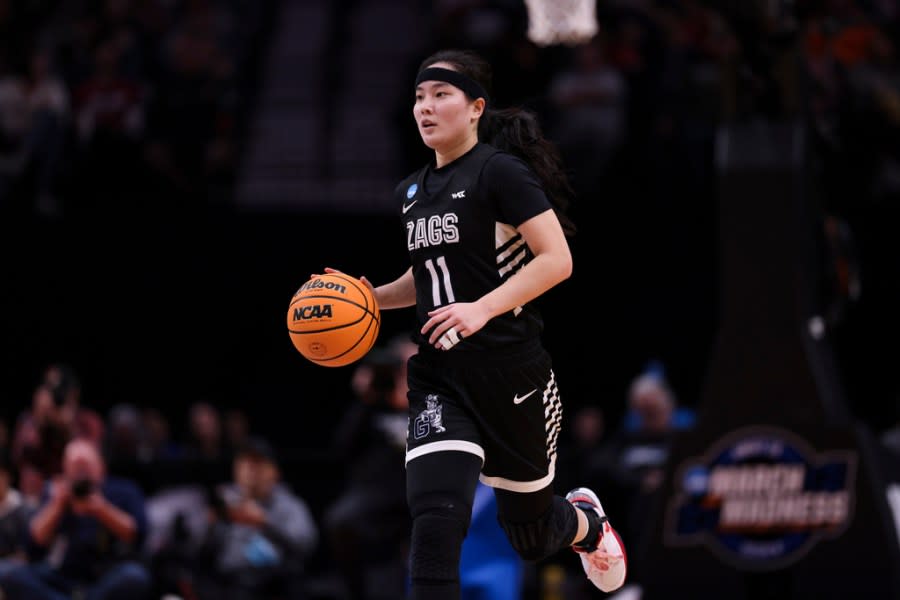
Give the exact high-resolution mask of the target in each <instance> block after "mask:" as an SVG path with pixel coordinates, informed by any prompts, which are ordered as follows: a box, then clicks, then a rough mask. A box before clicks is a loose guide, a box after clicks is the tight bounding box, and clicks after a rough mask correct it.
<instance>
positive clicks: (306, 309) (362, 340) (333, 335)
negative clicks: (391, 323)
mask: <svg viewBox="0 0 900 600" xmlns="http://www.w3.org/2000/svg"><path fill="white" fill-rule="evenodd" d="M380 326H381V314H380V312H379V310H378V304H377V303H376V302H375V297H374V296H373V295H372V292H371V291H370V290H369V288H368V287H367V286H366V284H364V283H363V282H361V281H360V280H358V279H355V278H353V277H350V276H349V275H344V274H343V273H328V274H326V275H320V276H318V277H314V278H313V279H310V280H309V281H307V282H306V283H304V284H303V285H302V286H300V289H299V290H297V293H296V294H294V297H293V298H291V303H290V306H288V313H287V327H288V333H289V334H290V336H291V341H292V342H293V343H294V347H295V348H297V350H298V351H299V352H300V354H302V355H303V356H305V357H306V358H308V359H309V360H311V361H312V362H314V363H316V364H317V365H323V366H326V367H341V366H344V365H349V364H350V363H353V362H355V361H357V360H359V359H360V358H362V357H363V356H365V355H366V353H367V352H368V351H369V350H370V349H371V348H372V346H373V345H374V344H375V339H376V338H377V337H378V330H379V328H380Z"/></svg>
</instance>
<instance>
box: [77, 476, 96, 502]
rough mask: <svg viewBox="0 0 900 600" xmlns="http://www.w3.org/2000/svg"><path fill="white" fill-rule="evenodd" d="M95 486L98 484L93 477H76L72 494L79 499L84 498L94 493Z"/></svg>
mask: <svg viewBox="0 0 900 600" xmlns="http://www.w3.org/2000/svg"><path fill="white" fill-rule="evenodd" d="M95 487H96V485H95V484H94V481H93V480H91V479H86V478H82V479H76V480H75V481H73V482H72V495H73V496H75V497H76V498H78V499H79V500H84V499H85V498H87V497H88V496H90V495H91V494H92V493H93V491H94V489H95Z"/></svg>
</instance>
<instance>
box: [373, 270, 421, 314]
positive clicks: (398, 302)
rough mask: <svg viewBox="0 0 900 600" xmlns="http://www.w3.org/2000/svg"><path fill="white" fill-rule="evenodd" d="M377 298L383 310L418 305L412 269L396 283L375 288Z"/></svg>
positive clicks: (396, 280)
mask: <svg viewBox="0 0 900 600" xmlns="http://www.w3.org/2000/svg"><path fill="white" fill-rule="evenodd" d="M375 298H376V299H377V300H378V306H379V307H380V308H381V309H382V310H389V309H392V308H406V307H407V306H413V305H414V304H415V303H416V282H415V280H414V279H413V274H412V267H410V268H409V269H407V271H406V272H405V273H404V274H403V275H401V276H400V277H398V278H397V279H395V280H394V281H392V282H390V283H386V284H384V285H380V286H378V287H377V288H375Z"/></svg>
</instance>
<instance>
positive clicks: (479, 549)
mask: <svg viewBox="0 0 900 600" xmlns="http://www.w3.org/2000/svg"><path fill="white" fill-rule="evenodd" d="M552 3H553V0H543V2H532V1H531V0H529V2H528V3H527V4H526V3H523V2H522V1H521V0H435V1H433V2H426V1H422V0H272V1H259V2H254V1H240V0H169V1H163V0H29V1H18V0H0V452H2V456H3V458H2V461H0V507H3V508H2V509H0V521H2V525H0V554H2V556H0V585H2V582H3V581H7V579H4V578H5V577H8V576H9V575H8V574H9V573H10V572H11V571H13V570H15V569H23V568H26V567H25V566H24V565H27V564H31V565H38V564H41V561H42V560H43V559H42V558H41V557H40V556H39V553H35V548H34V544H33V540H29V537H30V536H29V534H28V531H29V530H28V523H29V519H30V515H31V514H33V511H35V510H37V509H38V506H39V505H40V503H41V496H42V489H43V486H44V485H45V484H46V483H47V482H48V481H49V480H50V479H51V478H52V477H53V474H54V472H55V471H54V470H53V467H52V466H49V467H48V466H47V464H48V463H47V462H46V461H45V460H44V459H46V458H47V457H48V456H51V455H52V454H53V452H60V453H61V451H62V449H61V447H54V446H53V443H54V442H53V439H51V438H52V431H51V430H52V429H53V427H54V426H55V427H57V428H62V430H63V431H64V432H65V435H66V436H69V435H75V436H76V437H77V436H79V435H81V434H82V433H83V432H82V431H81V429H79V427H80V425H79V424H81V423H83V422H85V420H84V419H81V418H80V417H79V415H90V416H91V417H92V418H94V419H95V420H96V421H102V425H103V427H102V430H100V431H96V430H95V432H94V433H95V436H94V440H95V441H97V442H98V443H99V444H100V447H101V448H102V450H103V456H104V460H105V462H106V464H107V466H108V471H109V474H110V475H111V476H115V477H121V478H125V479H130V480H132V481H133V482H134V483H135V484H136V485H137V486H138V487H139V489H140V490H141V492H142V495H143V505H144V507H143V508H142V509H141V510H143V511H144V513H145V515H146V517H147V519H146V527H145V528H144V530H143V532H142V534H143V537H142V539H141V544H140V547H137V548H133V549H132V552H131V553H130V555H129V556H127V557H125V556H124V555H122V556H120V555H118V554H117V555H115V556H113V555H112V554H110V556H108V557H106V558H107V559H109V561H110V562H109V565H110V566H109V569H114V568H115V565H116V561H122V560H126V559H127V560H129V561H132V563H130V564H137V565H140V566H141V567H143V568H144V571H143V572H144V573H146V574H147V576H148V577H149V578H150V585H149V589H151V590H152V592H151V594H150V596H148V597H152V598H163V597H169V598H173V597H177V598H182V599H183V600H205V599H206V598H232V597H233V598H260V599H269V598H271V599H272V600H278V599H283V600H289V599H294V598H305V599H307V600H319V599H321V600H325V599H330V600H332V599H333V600H343V599H357V598H364V599H379V600H382V599H394V600H398V599H400V598H403V597H404V589H405V587H406V585H407V583H406V581H407V571H406V565H407V563H406V561H407V558H408V556H407V550H408V548H407V539H408V527H409V523H408V521H407V517H406V512H405V510H406V509H405V504H404V501H405V500H404V493H405V492H404V488H403V486H404V482H403V454H404V448H403V439H402V434H403V431H405V425H406V412H405V408H404V407H403V406H402V404H403V398H405V396H404V391H405V380H404V375H403V374H404V370H405V366H404V362H403V358H402V353H401V351H399V350H398V347H400V344H398V343H397V340H398V339H400V340H402V339H403V338H404V337H407V336H408V334H409V332H410V328H411V327H412V326H413V322H414V315H413V312H412V310H411V309H403V310H398V311H386V312H384V313H382V317H383V321H382V326H381V333H380V335H379V338H378V341H377V343H376V348H375V349H374V350H373V351H372V352H370V353H369V354H368V355H367V356H366V357H364V358H363V359H362V360H361V361H360V362H358V363H356V364H353V365H350V366H345V367H340V368H333V369H329V368H324V367H320V366H317V365H314V364H313V363H311V362H309V361H307V360H306V359H304V358H303V357H302V356H301V355H300V354H299V353H298V352H297V350H296V349H295V348H294V347H293V345H292V343H291V340H290V338H289V336H288V333H287V330H286V326H285V315H286V312H287V307H288V304H289V302H290V300H291V297H292V295H293V294H294V292H295V291H296V290H297V289H298V288H299V287H300V286H301V285H302V284H303V283H304V282H305V281H306V280H307V279H308V278H309V277H310V275H311V274H313V273H321V272H323V269H324V268H325V267H333V268H337V269H340V270H343V271H346V272H347V273H348V274H351V275H354V276H359V275H365V276H366V277H368V278H369V279H370V280H371V281H372V282H374V283H375V284H376V285H377V284H380V283H385V282H388V281H390V280H393V279H394V278H396V277H397V276H399V275H400V274H401V273H403V271H405V270H406V269H407V268H408V266H409V259H408V256H407V251H406V247H405V234H404V231H403V230H402V229H401V227H400V223H399V221H398V217H397V210H396V208H397V207H396V206H393V200H394V197H393V190H394V186H396V184H397V183H398V182H399V181H400V180H402V179H403V178H404V177H405V176H406V175H407V174H409V173H411V172H412V171H414V170H416V169H418V168H419V167H420V166H421V165H422V164H424V163H425V162H426V161H428V160H429V159H430V155H429V153H428V151H427V148H425V147H424V146H423V144H422V142H421V140H420V138H419V137H418V133H417V130H416V126H415V122H414V121H413V118H412V112H411V110H412V103H413V90H412V86H413V83H412V82H413V80H414V76H415V72H416V69H417V67H418V64H419V62H420V61H421V60H423V59H424V58H425V57H426V56H428V55H429V54H430V53H431V52H433V51H435V50H437V49H439V48H445V47H458V48H470V49H474V50H477V51H478V52H480V53H481V54H482V55H483V56H485V57H486V58H488V59H489V60H490V62H491V63H492V66H493V68H494V94H493V97H492V99H493V100H494V101H495V103H496V105H499V106H513V105H518V106H524V107H527V108H529V109H531V110H532V111H534V112H536V113H537V114H538V116H539V117H540V120H541V123H542V124H543V126H544V130H545V133H546V134H547V136H548V137H549V138H550V139H552V140H553V141H554V142H556V143H557V145H558V146H559V148H560V150H561V152H562V155H563V157H564V159H565V162H566V165H567V167H568V169H569V173H570V176H571V183H572V185H573V187H574V189H575V191H576V194H577V196H576V199H575V201H574V204H573V206H572V208H571V216H572V217H573V219H574V221H575V223H576V226H577V228H578V232H577V234H576V236H575V237H573V238H572V239H571V248H572V252H573V256H574V260H575V262H574V264H575V268H574V274H573V276H572V277H571V278H570V279H569V280H567V281H565V282H564V283H562V284H561V285H559V286H558V287H556V288H554V289H552V290H551V291H550V292H548V293H547V294H546V295H544V296H543V297H541V298H539V299H538V301H537V304H538V306H539V307H540V308H541V310H542V314H543V316H544V321H545V331H544V335H543V340H544V342H545V345H546V346H547V348H548V349H549V351H550V353H551V355H552V357H553V361H554V370H555V372H556V375H557V378H558V380H559V382H560V383H559V385H560V393H561V396H562V399H563V403H564V406H565V419H564V427H563V433H562V435H561V440H560V452H559V462H558V464H557V483H556V485H557V488H558V491H562V492H565V490H566V489H568V488H569V487H572V486H573V485H589V486H591V487H592V488H593V489H595V490H596V491H597V492H598V494H599V496H600V497H601V499H602V500H603V502H604V506H605V507H606V510H607V512H608V513H609V515H610V517H611V520H612V522H613V523H614V524H615V525H616V527H617V529H619V530H620V532H621V533H622V535H623V538H624V540H625V543H626V547H627V548H628V550H629V573H630V576H629V579H628V581H627V582H626V586H625V587H624V588H623V589H622V590H620V591H618V592H616V593H612V594H603V593H601V592H599V591H598V590H595V589H593V587H591V586H589V584H587V582H586V580H585V578H584V575H583V573H582V572H581V568H580V565H579V563H578V559H577V557H576V556H575V555H574V554H573V553H568V552H566V553H560V554H558V555H556V556H554V557H552V558H550V559H547V560H545V561H543V562H541V563H538V564H524V563H521V562H519V561H518V559H516V558H515V557H514V555H513V554H512V553H511V550H510V549H509V547H508V544H507V543H506V541H505V539H504V538H503V536H502V533H499V534H498V532H499V529H497V524H496V520H495V518H494V513H493V512H492V511H494V506H493V504H492V500H491V498H490V494H484V495H483V496H482V495H480V496H478V500H477V502H476V504H477V507H476V508H477V509H479V510H483V511H484V513H483V514H481V513H476V515H475V517H474V518H473V524H472V529H471V532H470V537H471V538H472V539H471V541H467V544H471V545H467V547H466V548H465V549H464V559H463V566H462V573H461V575H462V580H463V589H464V592H463V597H464V600H465V599H472V600H474V599H476V598H477V599H491V600H506V599H508V600H513V599H528V600H559V599H563V598H565V599H574V600H580V599H584V598H601V597H617V598H619V600H632V599H638V598H645V599H651V598H653V599H655V598H676V599H679V598H686V599H699V598H735V599H747V600H759V599H769V598H772V599H775V598H796V599H802V598H816V599H820V598H848V597H860V598H873V599H874V598H879V599H881V598H885V599H889V598H900V576H898V572H900V570H898V569H897V565H898V564H900V562H898V561H900V549H898V522H900V521H898V518H900V425H898V424H900V410H898V409H900V385H898V381H900V378H898V376H897V373H898V365H900V345H898V336H900V310H898V307H900V283H898V282H900V231H898V223H900V160H898V157H900V63H898V51H900V48H898V46H897V43H898V42H897V40H898V39H900V2H898V1H897V0H877V1H876V0H766V1H763V0H730V1H725V0H723V1H712V0H709V1H704V0H641V1H638V0H598V1H597V3H596V6H594V5H593V4H592V3H590V2H589V0H588V3H587V4H586V3H585V2H584V1H582V2H572V1H571V0H567V1H566V2H561V3H559V6H561V7H568V8H567V9H566V10H569V11H570V12H569V13H567V14H568V17H565V16H564V17H562V20H561V21H560V22H559V23H557V26H560V27H563V26H575V27H577V26H579V25H582V26H583V25H584V22H582V23H580V24H579V23H578V22H577V21H576V22H574V23H573V22H572V15H573V14H574V12H571V11H574V10H575V7H576V6H580V7H581V8H589V9H593V10H594V12H595V13H596V22H597V24H598V25H599V27H598V31H597V33H596V34H595V35H588V36H587V39H586V40H583V41H580V42H579V43H574V42H571V41H570V43H562V42H560V40H556V41H552V40H551V41H547V40H543V41H541V40H540V39H538V38H537V34H536V33H535V32H534V31H533V27H534V24H533V22H534V20H535V19H537V18H538V12H537V11H539V9H540V7H541V6H542V5H543V6H544V7H545V9H546V6H547V5H549V4H552ZM529 5H530V6H529ZM529 10H531V11H532V12H529ZM551 12H552V11H551ZM564 12H565V11H564ZM591 12H592V11H591V10H588V13H591ZM530 26H531V27H532V29H529V27H530ZM535 39H538V41H537V42H536V41H535ZM557 42H560V43H557ZM392 342H393V343H392ZM54 366H57V367H59V366H62V369H61V370H60V369H56V370H54V369H53V368H52V367H54ZM43 394H47V395H46V396H44V395H43ZM48 415H50V416H48ZM73 415H74V416H73ZM86 418H87V417H85V419H86ZM398 431H399V432H400V436H401V437H398ZM248 440H250V441H251V442H252V443H251V446H253V447H255V448H257V450H256V451H255V453H254V454H252V457H253V458H254V461H251V462H252V464H253V465H255V466H256V467H259V465H260V464H262V463H266V462H267V461H270V462H272V461H274V463H276V464H277V465H278V466H279V467H280V469H279V472H280V481H281V484H283V485H284V487H285V488H286V489H287V490H289V491H290V492H291V493H292V494H293V495H294V496H295V497H296V498H299V500H300V505H301V506H303V507H305V509H306V510H308V513H309V514H308V515H306V516H305V518H302V519H301V518H300V517H297V521H296V522H276V523H269V524H267V525H265V526H263V527H262V528H260V526H259V524H258V523H257V525H256V526H251V525H247V524H246V523H245V524H244V525H240V526H241V527H244V528H245V529H246V528H248V527H249V529H250V530H252V531H254V532H255V533H256V535H257V537H252V538H251V541H250V542H246V543H247V546H246V547H244V546H240V547H238V552H237V556H239V557H243V558H240V559H239V560H238V563H240V564H239V565H238V566H237V567H235V566H234V565H231V566H227V565H226V566H227V568H226V567H223V564H224V562H223V561H224V558H223V557H226V556H230V554H229V550H228V547H227V544H228V543H229V540H232V541H233V540H234V539H236V538H233V537H228V536H230V535H232V533H233V530H235V528H236V527H238V526H239V524H240V518H238V517H235V516H234V514H233V513H231V512H229V510H230V509H229V507H228V506H227V498H228V496H227V491H228V490H229V489H233V488H234V485H233V484H234V479H235V477H236V474H235V473H233V472H232V464H233V461H238V462H239V461H240V459H241V457H246V456H248V455H247V454H246V450H245V448H246V447H247V441H248ZM254 444H255V445H254ZM54 448H55V450H54ZM56 458H57V460H58V458H59V455H57V456H56ZM50 464H52V461H51V463H50ZM57 467H58V465H57ZM254 468H255V467H254ZM4 474H5V475H6V476H7V477H4V476H2V475H4ZM5 479H8V483H3V481H4V480H5ZM229 486H230V487H229ZM13 496H15V498H13ZM478 502H481V504H478ZM7 507H8V508H7ZM13 509H15V510H13ZM10 515H13V516H14V517H15V518H13V517H10ZM304 515H305V513H304V512H303V511H300V516H304ZM288 521H289V520H288ZM254 527H255V529H254ZM266 527H274V528H276V529H283V530H284V531H281V532H280V533H281V534H282V535H284V533H285V531H288V530H291V531H294V532H297V531H300V532H301V533H302V534H303V535H300V534H298V535H299V537H300V538H302V540H301V539H299V538H298V540H297V541H296V543H295V544H294V546H291V547H290V548H289V549H288V550H285V549H283V548H280V547H278V546H277V544H276V545H275V546H273V545H272V544H271V543H270V542H268V541H266V538H265V536H264V535H262V536H260V532H262V533H264V534H267V533H268V530H267V529H265V528H266ZM229 528H231V529H229ZM221 531H228V532H230V533H227V534H223V535H224V536H225V537H224V540H225V541H222V540H223V538H221V537H218V538H217V537H216V535H214V534H215V533H216V532H221ZM234 535H235V536H237V534H236V533H235V534H234ZM304 536H305V537H304ZM253 540H256V541H255V542H254V541H253ZM259 540H262V541H259ZM245 541H246V540H245ZM234 543H237V542H234ZM254 543H256V544H257V545H255V546H254V545H253V544H254ZM216 544H226V546H221V545H220V546H216ZM273 548H274V550H273ZM107 550H108V549H107ZM270 551H272V553H271V554H270V553H269V552H270ZM466 553H470V554H466ZM51 563H52V561H51ZM103 564H107V563H103ZM272 571H277V574H278V578H279V585H270V583H271V582H269V583H265V585H264V584H262V583H260V581H262V580H263V579H265V578H264V577H263V576H262V574H261V573H263V572H265V573H266V577H268V575H269V574H271V572H272ZM236 573H238V575H236ZM103 575H104V573H103V572H100V573H95V574H93V575H91V576H90V577H94V576H96V577H100V578H102V577H103ZM85 577H88V575H87V574H85ZM93 581H94V580H90V581H88V580H85V581H83V582H80V583H79V585H82V586H89V585H92V582H93ZM266 581H267V582H268V579H266ZM285 581H286V582H287V583H285ZM85 589H87V588H85ZM142 589H147V587H146V586H145V588H142ZM223 590H224V591H223ZM67 593H75V592H71V590H70V592H67ZM240 594H244V595H240ZM167 595H168V596H167ZM6 597H7V598H11V599H12V598H15V597H17V596H15V595H14V594H13V593H7V596H6ZM27 597H28V598H32V597H33V596H27ZM47 597H48V598H49V597H51V596H47ZM57 597H58V596H52V598H57ZM64 597H68V596H64ZM103 597H109V598H114V597H117V596H113V595H110V596H103ZM129 597H131V598H135V599H136V598H137V597H136V596H134V595H132V596H129Z"/></svg>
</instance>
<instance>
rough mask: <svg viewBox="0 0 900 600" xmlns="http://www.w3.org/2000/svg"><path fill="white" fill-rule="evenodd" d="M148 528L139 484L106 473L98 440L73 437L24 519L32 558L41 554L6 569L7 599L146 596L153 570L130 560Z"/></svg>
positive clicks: (131, 599) (0, 583) (127, 599)
mask: <svg viewBox="0 0 900 600" xmlns="http://www.w3.org/2000/svg"><path fill="white" fill-rule="evenodd" d="M145 528H146V516H145V514H144V499H143V495H142V493H141V491H140V490H139V489H138V488H137V486H136V485H134V484H133V483H132V482H130V481H126V480H121V479H114V478H107V477H106V465H105V464H104V462H103V459H102V458H101V456H100V453H99V451H98V450H97V447H96V446H95V445H93V444H92V443H90V442H88V441H85V440H73V441H71V442H69V443H68V444H67V445H66V447H65V451H64V453H63V464H62V475H61V476H60V477H57V478H55V479H54V480H53V481H52V482H51V483H50V485H49V486H48V490H47V493H45V498H44V499H43V501H42V503H41V506H40V508H39V509H38V511H37V513H36V514H35V515H34V517H33V518H32V519H31V522H30V526H29V534H30V544H31V554H32V558H33V559H34V560H37V559H43V560H42V561H41V562H35V564H32V565H28V566H24V567H22V568H19V569H16V570H13V571H12V572H10V573H8V574H7V575H6V576H4V577H3V578H2V579H0V587H2V589H3V590H4V592H5V593H6V597H7V598H8V599H9V600H16V599H22V600H62V599H64V598H71V597H73V596H76V595H77V596H80V597H88V598H90V599H91V600H140V599H142V598H146V597H147V594H148V592H149V590H150V587H151V581H150V576H149V574H148V572H147V571H146V569H145V568H144V567H143V566H142V565H140V564H139V563H137V562H135V561H134V560H133V559H134V557H135V555H136V553H137V550H138V549H139V548H140V544H141V541H142V539H143V536H144V531H145Z"/></svg>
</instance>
